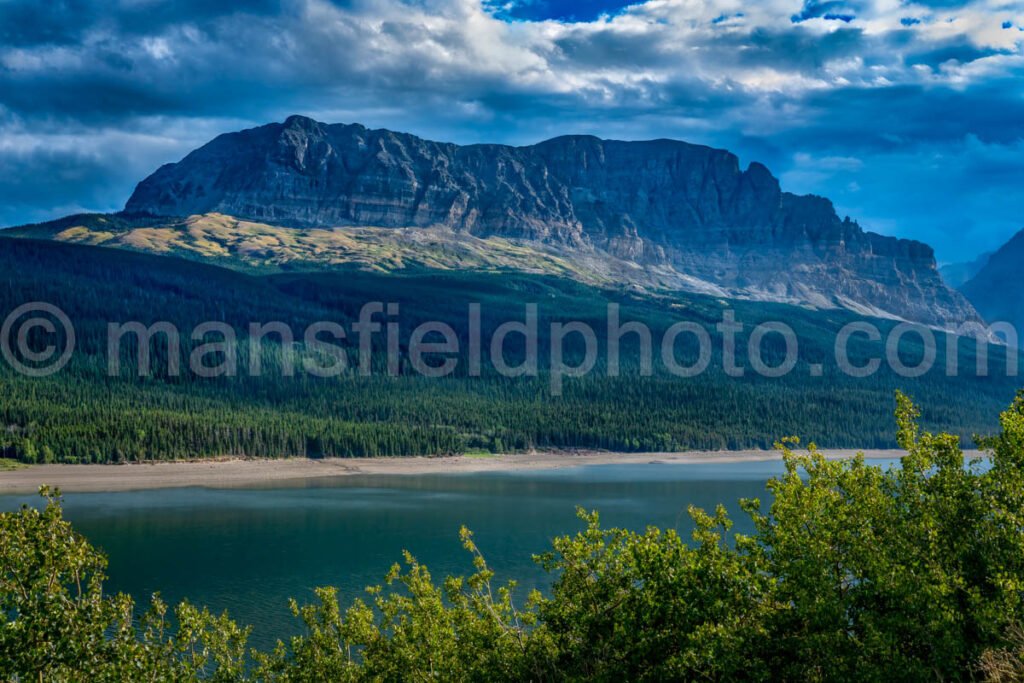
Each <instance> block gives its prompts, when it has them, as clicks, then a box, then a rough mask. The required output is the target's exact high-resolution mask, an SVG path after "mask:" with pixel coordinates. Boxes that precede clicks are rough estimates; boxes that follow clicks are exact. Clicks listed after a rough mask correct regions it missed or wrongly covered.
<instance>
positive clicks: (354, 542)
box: [0, 461, 891, 647]
mask: <svg viewBox="0 0 1024 683" xmlns="http://www.w3.org/2000/svg"><path fill="white" fill-rule="evenodd" d="M873 462H875V463H877V464H887V463H889V462H891V461H873ZM782 471H783V465H782V463H781V462H731V463H722V464H654V463H652V464H628V465H595V466H583V467H572V468H566V469H561V470H546V471H536V472H515V473H502V474H494V473H483V474H482V473H477V474H438V475H378V476H362V475H360V476H346V477H337V478H330V479H314V480H308V481H300V482H294V483H291V484H290V485H287V486H283V485H281V484H280V483H277V484H274V487H273V488H246V489H227V490H214V489H202V488H182V489H163V490H150V491H133V492H120V493H71V494H66V495H65V514H66V516H67V517H68V519H70V520H71V521H72V522H73V523H74V524H75V526H76V528H77V529H78V530H79V531H81V532H82V533H83V534H85V536H86V537H88V538H89V539H90V541H92V543H93V544H95V545H96V546H98V547H100V548H101V549H102V550H103V551H104V552H106V553H107V555H108V556H109V558H110V567H109V570H108V574H109V576H110V581H109V582H108V588H110V589H112V590H115V591H118V590H119V591H125V592H128V593H131V594H132V595H134V596H135V597H136V599H137V600H139V601H140V602H141V601H144V600H146V599H147V598H148V596H149V594H151V593H153V592H154V591H160V592H161V593H162V595H163V597H164V598H165V599H167V600H168V601H169V602H172V603H176V602H178V601H179V600H181V599H182V598H185V597H187V598H189V600H191V601H192V602H194V603H197V604H203V605H207V606H208V607H210V608H211V609H212V610H214V611H217V612H219V611H222V610H225V609H226V610H228V611H229V612H230V613H231V615H232V616H233V617H234V618H235V619H236V620H238V621H239V622H240V623H245V624H252V625H254V627H255V628H254V632H253V637H252V641H251V642H252V644H253V645H256V646H260V647H267V646H268V645H270V644H272V643H273V642H274V640H276V639H277V638H279V637H287V636H288V635H291V634H293V633H296V632H298V630H299V629H300V625H299V624H298V623H297V622H296V621H295V620H294V619H293V618H292V617H291V615H290V613H289V612H288V598H289V597H295V598H297V599H298V600H299V601H300V602H304V601H308V600H310V599H311V597H312V593H311V591H312V589H313V588H314V587H316V586H322V585H334V586H338V587H339V588H340V589H341V593H342V598H343V602H344V603H347V602H349V601H351V599H352V598H354V597H356V596H358V595H362V594H363V589H364V588H365V587H366V586H367V585H371V584H376V583H379V582H380V581H381V580H382V579H383V577H384V574H385V573H386V572H387V570H388V568H389V567H390V566H391V565H392V564H393V563H394V562H396V561H399V560H400V559H401V557H402V555H401V553H402V550H409V551H410V552H412V553H413V554H414V555H415V556H416V557H417V558H418V559H419V560H420V561H422V562H423V563H425V564H426V565H427V566H428V567H429V568H430V570H431V572H432V573H433V574H434V576H435V578H436V579H438V580H440V578H442V577H443V576H444V575H446V574H452V573H456V574H467V573H470V572H472V565H471V562H470V558H469V556H468V555H467V554H466V553H465V551H463V549H462V548H461V546H460V543H459V539H458V531H459V527H460V526H461V525H463V524H465V525H466V526H468V527H469V528H470V529H472V530H473V531H474V532H475V534H476V540H477V543H478V545H479V546H480V548H481V550H482V551H483V552H484V554H485V556H486V557H487V559H488V562H489V563H490V564H491V566H492V568H494V569H495V570H496V571H497V572H498V578H499V579H507V578H512V577H514V578H516V579H519V580H520V586H521V591H520V593H519V594H520V597H525V594H526V592H527V591H528V590H529V589H530V588H531V587H534V586H537V587H541V588H543V587H545V586H546V585H547V584H548V581H549V580H550V579H549V577H547V576H546V575H545V574H544V572H543V571H542V570H540V569H539V568H538V567H537V566H536V565H535V564H534V563H533V562H532V560H531V556H532V555H533V554H535V553H539V552H543V551H545V550H547V549H548V548H549V547H550V541H551V539H552V538H553V537H554V536H557V535H561V534H565V533H571V532H574V531H576V530H578V529H579V528H581V525H580V522H579V520H577V519H576V517H575V507H576V506H577V505H581V506H583V507H585V508H587V509H597V510H599V511H600V512H601V515H602V521H603V522H604V523H605V524H606V525H614V526H622V527H627V528H632V529H637V530H641V529H643V528H644V527H646V526H648V525H656V526H660V527H663V528H674V529H677V530H679V531H680V533H683V534H686V535H688V534H689V531H690V530H691V529H692V525H691V523H690V519H689V517H688V515H687V513H686V510H687V506H689V505H691V504H693V505H697V506H700V507H704V508H706V509H709V510H710V509H713V508H714V506H715V505H716V504H718V503H720V502H721V503H723V504H725V505H726V507H727V508H728V509H729V511H730V513H731V514H732V515H733V517H734V519H735V521H736V527H735V528H736V530H738V531H749V530H750V528H751V525H750V522H749V520H748V519H747V518H746V517H745V516H744V515H743V514H742V513H741V512H740V511H739V509H738V506H737V501H738V499H740V498H744V497H748V498H749V497H757V498H761V499H762V501H763V502H767V501H766V498H767V492H766V490H765V482H766V481H767V480H768V479H769V478H770V477H772V476H776V475H778V474H780V473H781V472H782ZM34 500H35V499H34V498H33V497H32V496H0V509H2V510H12V509H16V508H17V507H18V506H19V505H21V504H22V503H24V502H33V501H34Z"/></svg>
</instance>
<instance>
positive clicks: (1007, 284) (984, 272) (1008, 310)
mask: <svg viewBox="0 0 1024 683" xmlns="http://www.w3.org/2000/svg"><path fill="white" fill-rule="evenodd" d="M1022 273H1024V230H1021V231H1020V232H1018V233H1017V234H1016V235H1014V237H1013V238H1012V239H1011V240H1010V241H1009V242H1007V243H1006V244H1005V245H1003V247H1002V248H1001V249H1000V250H999V251H997V252H996V253H994V254H992V256H991V257H989V260H988V263H986V264H985V267H984V268H982V269H981V270H980V271H979V272H978V274H977V275H975V276H974V278H973V279H971V280H969V281H968V282H967V283H966V284H965V285H964V286H963V287H961V288H960V291H961V292H963V293H964V294H965V295H966V296H967V298H968V299H969V300H970V301H971V303H972V304H974V307H975V308H976V309H977V310H978V312H979V313H981V315H982V317H984V318H985V320H987V321H988V322H990V323H994V322H1008V323H1010V324H1012V325H1013V326H1014V327H1016V328H1017V331H1018V333H1019V334H1024V294H1022V293H1021V289H1020V285H1021V274H1022ZM1022 341H1024V340H1022Z"/></svg>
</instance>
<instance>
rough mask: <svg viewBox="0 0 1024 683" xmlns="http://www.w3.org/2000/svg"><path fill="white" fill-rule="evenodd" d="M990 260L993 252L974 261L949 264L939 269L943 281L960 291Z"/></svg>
mask: <svg viewBox="0 0 1024 683" xmlns="http://www.w3.org/2000/svg"><path fill="white" fill-rule="evenodd" d="M990 258H992V252H990V251H988V252H985V253H984V254H982V255H981V256H979V257H978V258H976V259H974V260H973V261H964V262H960V263H947V264H946V265H944V266H941V267H940V268H939V273H940V274H941V275H942V281H943V282H945V283H946V284H947V285H949V286H950V287H952V288H953V289H960V288H961V287H963V286H964V285H965V284H967V281H968V280H970V279H971V278H973V277H974V276H975V275H977V274H978V273H980V272H981V269H982V268H984V267H985V264H987V263H988V260H989V259H990Z"/></svg>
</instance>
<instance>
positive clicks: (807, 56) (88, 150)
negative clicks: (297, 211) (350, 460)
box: [0, 0, 1024, 261]
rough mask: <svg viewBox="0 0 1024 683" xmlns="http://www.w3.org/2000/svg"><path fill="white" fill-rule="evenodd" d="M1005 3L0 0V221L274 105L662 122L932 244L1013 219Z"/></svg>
mask: <svg viewBox="0 0 1024 683" xmlns="http://www.w3.org/2000/svg"><path fill="white" fill-rule="evenodd" d="M1022 41H1024V0H1016V1H1001V0H981V1H978V2H972V3H957V2H949V1H948V0H929V1H922V2H907V1H904V0H877V1H874V2H871V1H861V0H849V1H844V0H763V1H761V0H758V1H757V2H754V1H753V0H648V2H641V3H638V4H632V5H629V4H628V3H627V2H625V1H624V0H590V1H587V2H584V1H574V0H447V1H443V0H238V1H236V2H231V3H220V2H213V1H211V0H179V1H177V2H172V1H170V0H52V1H50V2H46V3H39V2H38V1H37V0H31V1H28V0H0V225H11V224H17V223H24V222H28V221H38V220H45V219H48V218H53V217H57V216H60V215H64V214H68V213H72V212H78V211H86V210H88V211H110V210H116V209H119V208H121V207H122V206H123V204H124V201H125V200H126V199H127V197H128V195H129V194H130V193H131V190H132V188H133V187H134V184H135V183H136V182H137V181H138V180H140V179H141V178H142V177H144V176H145V175H147V174H148V173H150V172H151V171H153V170H154V169H155V168H156V167H157V166H159V165H160V164H162V163H166V162H169V161H176V160H178V159H179V158H181V157H182V156H184V154H186V153H187V152H188V151H189V150H191V149H192V148H194V147H196V146H198V145H200V144H202V143H203V142H206V141H207V140H208V139H210V138H211V137H213V136H215V135H217V134H219V133H222V132H226V131H231V130H237V129H239V128H244V127H250V126H253V125H258V124H261V123H266V122H269V121H273V120H283V119H284V118H285V117H286V116H287V115H289V114H292V113H301V114H306V115H310V116H313V117H315V118H317V119H319V120H323V121H328V122H346V123H348V122H359V123H363V124H365V125H367V126H370V127H383V128H392V129H398V130H403V131H408V132H412V133H416V134H419V135H422V136H425V137H429V138H433V139H443V140H447V141H454V142H505V143H510V144H528V143H532V142H537V141H539V140H542V139H545V138H547V137H552V136H555V135H560V134H565V133H591V134H595V135H599V136H601V137H607V138H618V139H627V140H633V139H647V138H654V137H673V138H679V139H684V140H688V141H692V142H699V143H704V144H710V145H714V146H717V147H725V148H728V149H731V150H732V151H734V152H736V153H737V154H739V155H740V158H741V160H742V161H743V163H744V164H746V163H747V162H750V161H755V160H756V161H761V162H763V163H765V164H767V165H768V167H769V168H771V169H772V170H773V171H774V172H775V174H776V175H778V176H780V177H781V179H782V182H783V186H784V188H786V189H788V190H791V191H795V192H800V193H805V192H813V193H815V194H822V195H825V196H828V197H830V198H831V199H832V200H833V201H834V202H835V204H836V206H837V208H838V210H839V212H840V214H841V215H850V216H852V217H853V218H855V219H857V220H858V221H860V223H861V224H862V225H863V226H864V227H865V228H868V229H871V230H875V231H877V232H882V233H886V234H893V235H899V236H904V237H912V238H916V239H921V240H923V241H926V242H929V243H931V244H932V245H934V246H935V247H936V249H937V252H938V258H939V260H940V261H958V260H965V259H967V258H969V257H972V256H974V255H976V254H977V253H979V252H981V251H985V250H989V249H993V248H996V247H998V246H999V245H1000V244H1002V243H1003V242H1005V241H1006V240H1007V239H1008V238H1009V237H1010V236H1011V235H1012V234H1013V233H1014V232H1016V231H1017V230H1019V229H1020V228H1022V227H1024V215H1022V212H1021V210H1020V205H1021V199H1022V198H1024V54H1022V49H1021V48H1022Z"/></svg>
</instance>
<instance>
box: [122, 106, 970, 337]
mask: <svg viewBox="0 0 1024 683" xmlns="http://www.w3.org/2000/svg"><path fill="white" fill-rule="evenodd" d="M125 210H126V211H127V212H131V213H148V214H153V215H166V216H188V215H194V214H209V213H219V214H226V215H230V216H235V217H239V218H243V219H247V220H253V221H260V222H263V223H268V224H275V225H285V226H295V227H307V228H308V227H345V226H364V227H384V228H437V227H441V228H446V229H450V230H452V231H455V232H456V233H460V234H468V235H472V236H475V237H480V238H488V237H492V236H493V237H501V238H507V239H512V240H522V241H526V242H536V243H542V244H545V245H551V246H554V247H557V248H558V249H560V250H562V251H563V252H566V253H570V254H571V253H579V254H581V255H582V254H585V255H586V257H587V258H594V257H595V254H596V255H598V256H599V255H600V254H607V255H608V256H610V257H613V258H616V259H621V260H624V261H627V262H630V263H635V264H638V265H639V266H640V267H641V268H643V267H651V268H660V269H664V268H668V269H671V270H672V271H674V272H676V273H678V274H679V282H680V283H681V286H682V287H683V288H686V289H691V290H693V291H701V292H707V293H715V294H722V295H726V296H736V297H744V298H755V299H766V300H773V301H785V302H790V303H804V304H810V305H814V306H819V307H829V306H843V307H846V308H852V309H854V310H859V311H862V312H865V313H870V314H872V315H884V316H891V317H899V318H906V319H909V320H916V321H920V322H924V323H927V324H931V325H938V326H942V325H945V324H948V323H959V322H963V321H965V320H972V319H976V313H975V311H974V309H973V308H972V307H971V305H970V304H969V303H968V302H967V301H966V300H965V299H964V298H963V297H962V296H960V295H959V294H958V293H957V292H955V291H953V290H952V289H950V288H948V287H947V286H946V285H945V284H944V283H943V282H942V279H941V277H940V276H939V274H938V271H937V269H936V264H935V259H934V254H933V252H932V250H931V248H930V247H928V246H927V245H925V244H922V243H920V242H915V241H910V240H902V239H896V238H892V237H885V236H881V235H877V234H874V233H870V232H865V231H864V230H862V229H861V228H860V226H858V225H857V224H856V223H855V222H853V221H851V220H850V219H849V218H846V219H840V218H839V217H838V216H837V215H836V212H835V210H834V208H833V206H832V204H831V202H829V201H828V200H827V199H824V198H821V197H816V196H798V195H794V194H791V193H788V192H783V191H782V189H781V188H780V186H779V182H778V181H777V180H776V179H775V177H773V176H772V174H771V173H770V172H769V171H768V169H767V168H765V167H764V166H763V165H761V164H758V163H752V164H750V165H749V167H748V168H746V169H745V170H743V169H741V168H740V164H739V160H738V158H737V157H736V156H735V155H733V154H731V153H730V152H727V151H725V150H718V149H712V148H710V147H704V146H699V145H692V144H688V143H685V142H679V141H674V140H653V141H646V142H621V141H611V140H601V139H599V138H596V137H589V136H565V137H559V138H555V139H552V140H548V141H546V142H542V143H539V144H536V145H531V146H527V147H510V146H505V145H483V144H482V145H467V146H459V145H454V144H449V143H438V142H431V141H428V140H424V139H421V138H418V137H416V136H413V135H408V134H403V133H395V132H391V131H387V130H370V129H367V128H365V127H363V126H361V125H358V124H352V125H345V124H334V125H327V124H323V123H319V122H317V121H313V120H312V119H308V118H305V117H301V116H293V117H290V118H289V119H287V120H286V121H285V122H284V123H274V124H269V125H265V126H261V127H258V128H254V129H250V130H245V131H241V132H237V133H229V134H226V135H222V136H220V137H218V138H216V139H215V140H213V141H212V142H210V143H208V144H207V145H204V146H203V147H201V148H199V149H197V150H196V151H194V152H192V153H191V154H189V155H188V156H186V157H185V158H184V159H183V160H182V161H180V162H179V163H176V164H168V165H166V166H163V167H161V168H160V169H159V170H157V171H156V172H155V173H154V174H153V175H151V176H150V177H149V178H146V179H145V180H143V181H142V182H141V183H140V184H139V185H138V187H137V188H136V190H135V192H134V194H133V195H132V197H131V198H130V199H129V201H128V203H127V205H126V207H125Z"/></svg>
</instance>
